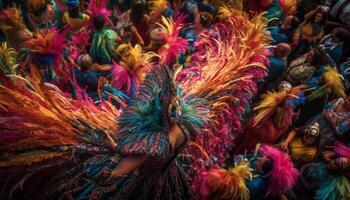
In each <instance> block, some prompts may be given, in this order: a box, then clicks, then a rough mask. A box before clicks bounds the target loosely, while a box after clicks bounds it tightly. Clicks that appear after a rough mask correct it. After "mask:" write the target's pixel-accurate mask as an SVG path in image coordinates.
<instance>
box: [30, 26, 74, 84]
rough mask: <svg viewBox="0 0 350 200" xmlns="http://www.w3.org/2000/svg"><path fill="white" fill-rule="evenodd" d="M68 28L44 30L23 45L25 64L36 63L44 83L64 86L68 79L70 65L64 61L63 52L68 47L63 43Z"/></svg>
mask: <svg viewBox="0 0 350 200" xmlns="http://www.w3.org/2000/svg"><path fill="white" fill-rule="evenodd" d="M68 31H69V26H66V27H65V28H63V29H61V30H59V29H56V28H52V29H45V30H43V31H41V32H39V33H37V36H36V37H35V38H31V39H29V40H28V41H26V42H24V43H23V47H24V48H25V49H26V50H28V51H27V52H26V53H27V63H36V64H37V65H38V67H39V68H40V69H42V70H43V74H45V75H44V77H45V81H50V82H56V83H57V82H60V84H66V83H67V82H68V81H69V78H70V72H71V69H70V65H69V62H68V60H66V59H65V51H66V50H68V45H67V43H66V42H65V39H66V36H67V34H68Z"/></svg>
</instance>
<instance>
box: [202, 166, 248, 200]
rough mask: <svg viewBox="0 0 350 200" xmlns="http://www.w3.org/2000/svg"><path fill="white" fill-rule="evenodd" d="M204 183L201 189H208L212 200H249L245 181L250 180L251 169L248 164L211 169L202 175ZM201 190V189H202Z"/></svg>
mask: <svg viewBox="0 0 350 200" xmlns="http://www.w3.org/2000/svg"><path fill="white" fill-rule="evenodd" d="M204 176H205V179H206V181H205V182H204V184H205V185H203V186H202V187H208V189H209V193H210V194H209V195H208V194H207V195H205V196H209V198H208V199H210V196H213V199H222V200H224V199H240V200H248V199H249V189H248V188H247V186H246V184H245V181H246V180H249V179H251V178H252V169H251V168H250V167H249V165H248V163H244V162H242V163H240V164H239V165H238V166H235V167H232V168H230V169H228V170H226V169H211V170H209V172H207V173H205V174H204ZM202 189H203V188H202Z"/></svg>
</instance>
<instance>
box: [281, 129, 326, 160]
mask: <svg viewBox="0 0 350 200" xmlns="http://www.w3.org/2000/svg"><path fill="white" fill-rule="evenodd" d="M319 141H320V125H319V124H318V123H314V124H312V125H309V126H307V127H302V128H296V129H294V130H292V131H291V132H290V133H289V134H288V136H287V138H286V139H285V140H284V141H282V142H281V143H280V145H278V146H279V147H280V148H281V149H282V150H283V151H285V152H287V153H288V154H289V155H290V157H291V159H292V160H293V162H294V163H295V164H296V165H297V166H302V165H303V164H305V163H309V162H312V161H313V160H315V158H316V156H317V155H318V154H317V153H318V152H317V151H318V143H319Z"/></svg>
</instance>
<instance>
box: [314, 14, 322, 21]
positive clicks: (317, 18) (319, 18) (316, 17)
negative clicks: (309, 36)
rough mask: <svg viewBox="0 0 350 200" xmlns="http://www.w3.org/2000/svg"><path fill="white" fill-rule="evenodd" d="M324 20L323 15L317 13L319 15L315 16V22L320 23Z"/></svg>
mask: <svg viewBox="0 0 350 200" xmlns="http://www.w3.org/2000/svg"><path fill="white" fill-rule="evenodd" d="M322 19H323V15H322V13H317V14H316V15H315V22H316V23H320V22H321V21H322Z"/></svg>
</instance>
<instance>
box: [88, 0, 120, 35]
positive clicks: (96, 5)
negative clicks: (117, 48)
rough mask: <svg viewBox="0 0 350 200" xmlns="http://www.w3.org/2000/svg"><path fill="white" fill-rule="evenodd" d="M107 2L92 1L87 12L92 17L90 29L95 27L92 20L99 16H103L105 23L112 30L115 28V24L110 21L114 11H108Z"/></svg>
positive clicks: (100, 0)
mask: <svg viewBox="0 0 350 200" xmlns="http://www.w3.org/2000/svg"><path fill="white" fill-rule="evenodd" d="M106 6H107V0H91V1H90V3H89V6H88V9H87V10H86V12H87V13H88V14H89V15H90V17H91V18H90V24H89V26H90V28H91V27H93V24H92V19H93V18H95V17H98V16H103V18H104V20H105V22H106V23H107V24H108V25H109V26H110V27H112V28H114V24H113V22H112V21H111V19H109V17H111V15H112V11H110V10H107V9H106Z"/></svg>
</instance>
